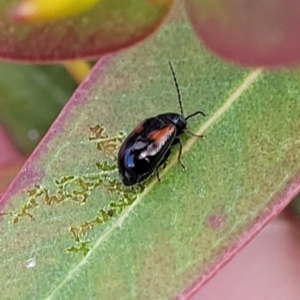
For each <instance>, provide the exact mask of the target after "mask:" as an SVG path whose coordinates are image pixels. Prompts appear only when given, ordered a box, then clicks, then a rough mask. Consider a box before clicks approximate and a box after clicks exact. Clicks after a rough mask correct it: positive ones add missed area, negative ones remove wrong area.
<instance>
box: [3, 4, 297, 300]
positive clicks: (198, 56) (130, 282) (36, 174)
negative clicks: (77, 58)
mask: <svg viewBox="0 0 300 300" xmlns="http://www.w3.org/2000/svg"><path fill="white" fill-rule="evenodd" d="M182 14H183V10H182V7H181V6H178V7H177V8H176V10H174V12H173V15H172V18H171V19H170V20H169V22H168V23H167V24H165V26H164V27H163V28H162V29H161V30H160V31H159V32H158V33H157V34H156V35H155V36H153V37H152V38H151V39H149V40H148V41H147V42H145V43H144V44H140V45H139V46H137V47H135V48H133V49H130V50H127V51H124V52H121V53H118V54H116V55H115V56H110V57H105V58H103V59H102V60H101V61H100V62H99V63H98V64H97V65H96V67H95V68H94V70H93V72H92V74H91V75H90V77H89V78H88V80H87V81H86V82H85V83H84V84H82V85H81V87H80V88H79V89H78V90H77V91H76V93H75V94H74V96H73V98H72V99H71V100H70V102H69V103H68V105H67V106H66V107H65V108H64V110H63V112H62V113H61V115H60V117H59V118H58V119H57V120H56V122H55V124H54V125H53V126H52V128H51V130H50V131H49V133H48V135H47V136H46V138H45V139H44V140H43V142H42V143H41V144H40V146H39V148H38V149H37V150H36V151H35V154H34V155H33V156H32V157H31V158H30V159H29V161H28V162H27V164H26V166H25V167H24V170H23V172H22V173H21V174H20V175H19V177H18V178H17V179H16V181H15V182H14V184H13V185H12V186H11V188H10V189H9V191H8V192H7V194H6V195H5V196H4V197H3V198H2V200H3V203H5V207H4V211H5V212H6V213H7V214H5V215H4V216H3V221H2V222H1V224H0V236H1V249H2V250H3V252H2V256H1V257H2V259H1V262H0V264H1V270H5V272H1V273H0V285H1V287H2V290H1V297H2V298H3V299H6V298H10V299H16V298H20V297H21V298H22V299H30V298H32V295H34V297H35V298H37V299H166V298H168V299H169V298H173V297H175V296H179V295H181V296H187V295H189V294H190V293H191V291H192V290H191V289H188V288H189V287H191V285H192V284H194V285H193V289H195V288H197V287H199V286H201V285H202V284H203V283H204V282H205V281H207V280H208V279H209V278H210V277H211V276H212V275H213V274H214V273H215V272H216V271H217V270H218V269H219V268H220V266H222V265H223V264H224V263H225V262H227V261H228V260H229V259H230V258H231V257H232V256H233V255H234V253H236V252H237V251H239V250H240V249H241V248H242V247H243V246H244V245H245V244H246V243H247V242H248V241H249V240H250V239H251V238H253V236H254V235H255V234H256V233H257V232H258V231H259V230H261V229H262V227H263V226H264V225H265V224H266V223H267V222H268V220H270V219H271V218H272V217H273V216H274V215H276V214H277V213H278V212H279V211H280V210H281V209H282V208H283V207H284V206H285V205H286V204H287V203H288V202H289V201H290V200H291V198H292V197H293V196H294V195H295V193H297V192H298V191H299V184H298V182H297V180H296V179H297V176H298V170H299V168H298V167H297V162H298V161H299V158H300V157H299V156H300V154H299V153H300V152H299V138H298V132H299V130H300V119H299V113H298V112H299V109H300V101H299V100H300V99H299V97H300V96H299V74H298V71H294V72H280V73H276V74H275V73H267V72H263V71H262V70H258V69H256V70H241V69H237V68H235V67H233V66H231V65H228V64H225V63H223V62H221V61H219V60H217V59H216V58H215V57H213V56H211V55H210V54H208V53H207V52H206V50H205V49H203V48H202V47H200V46H199V44H198V41H197V39H196V37H195V36H194V34H193V31H192V29H191V28H190V25H189V23H188V22H187V21H186V19H185V16H183V15H182ZM168 60H171V61H172V63H173V66H174V69H175V72H176V76H177V80H178V82H179V85H180V89H181V94H182V97H183V106H184V110H185V112H186V114H188V113H192V112H194V111H196V110H199V109H201V110H203V111H204V112H205V113H206V115H207V117H206V118H200V117H199V118H198V119H197V118H194V119H191V120H190V122H189V128H190V129H191V130H192V131H193V132H195V133H197V134H200V133H204V134H205V137H206V138H205V139H204V140H202V139H198V138H195V137H191V136H188V135H185V136H183V139H182V141H183V143H184V154H183V156H182V159H183V162H184V164H185V165H186V166H187V171H185V172H184V171H182V169H181V167H180V165H178V164H177V153H178V150H177V148H176V147H174V151H173V154H172V156H171V157H170V159H169V161H168V165H167V167H166V168H165V169H163V170H162V171H161V176H162V183H161V184H158V183H157V180H156V178H155V176H154V177H153V178H152V179H150V180H149V181H147V182H146V183H145V187H144V188H140V189H139V188H137V189H135V190H132V189H125V188H124V187H123V186H122V185H121V184H120V182H119V181H118V180H116V178H117V176H118V174H117V170H116V169H115V167H116V160H115V158H114V155H115V152H116V150H117V148H116V147H117V145H118V143H119V140H120V138H121V136H122V134H121V133H119V132H120V131H126V132H127V133H128V132H129V131H130V130H132V129H133V128H134V126H136V125H137V124H138V122H140V121H142V120H143V119H145V118H146V117H149V116H152V115H156V114H160V113H164V112H167V111H175V112H176V111H179V108H178V102H177V98H176V97H177V96H176V91H175V88H174V83H173V79H172V76H171V73H170V70H169V67H168ZM97 124H99V125H100V126H97ZM101 126H104V127H105V128H106V132H107V135H108V136H106V134H105V133H104V132H103V130H102V128H101ZM90 127H91V128H90ZM35 185H36V186H35ZM32 217H34V219H31V218H32ZM100 223H102V224H101V225H100ZM70 227H72V228H71V231H72V233H73V235H71V234H70V233H69V232H68V229H69V228H70ZM84 233H86V235H84ZM75 240H77V241H75ZM78 241H79V242H78ZM66 249H69V251H71V252H70V253H67V251H66ZM77 252H78V253H77ZM82 254H85V256H83V255H82ZM182 293H183V294H182ZM20 295H21V296H20Z"/></svg>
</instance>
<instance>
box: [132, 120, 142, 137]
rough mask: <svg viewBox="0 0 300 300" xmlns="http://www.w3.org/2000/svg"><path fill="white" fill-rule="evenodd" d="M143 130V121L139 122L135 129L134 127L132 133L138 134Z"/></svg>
mask: <svg viewBox="0 0 300 300" xmlns="http://www.w3.org/2000/svg"><path fill="white" fill-rule="evenodd" d="M143 130H144V122H143V123H141V124H140V125H138V126H137V127H136V128H135V129H134V131H133V132H134V133H135V134H139V133H141V132H142V131H143Z"/></svg>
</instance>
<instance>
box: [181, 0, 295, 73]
mask: <svg viewBox="0 0 300 300" xmlns="http://www.w3.org/2000/svg"><path fill="white" fill-rule="evenodd" d="M186 8H187V11H188V14H189V18H190V20H191V22H192V24H193V25H194V28H195V31H196V32H197V34H198V36H199V38H200V39H201V41H203V42H204V43H205V44H206V45H207V46H208V47H209V48H210V49H211V50H213V51H214V52H216V53H217V54H218V55H220V56H222V57H224V58H226V59H229V60H231V61H233V62H235V63H239V64H243V65H248V66H249V65H250V66H268V67H270V66H271V67H274V66H288V65H289V66H290V65H294V64H299V62H300V39H299V28H300V2H299V1H286V0H270V1H260V0H246V1H236V0H225V1H224V0H213V1H210V0H186Z"/></svg>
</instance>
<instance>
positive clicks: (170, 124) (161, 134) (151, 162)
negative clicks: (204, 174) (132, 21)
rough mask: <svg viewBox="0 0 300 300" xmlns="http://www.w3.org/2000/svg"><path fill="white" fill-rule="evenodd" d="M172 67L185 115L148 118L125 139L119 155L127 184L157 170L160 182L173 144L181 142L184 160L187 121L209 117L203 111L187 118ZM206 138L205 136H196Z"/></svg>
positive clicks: (172, 114) (179, 155) (124, 180)
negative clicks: (159, 171)
mask: <svg viewBox="0 0 300 300" xmlns="http://www.w3.org/2000/svg"><path fill="white" fill-rule="evenodd" d="M169 66H170V68H171V71H172V74H173V78H174V83H175V87H176V90H177V95H178V101H179V105H180V110H181V114H178V113H165V114H161V115H158V116H156V117H152V118H148V119H146V120H144V121H143V122H142V123H140V124H139V125H138V126H137V127H136V128H135V129H134V130H133V131H132V132H131V133H130V134H129V135H128V136H127V138H126V139H125V140H124V142H123V143H122V145H121V147H120V150H119V154H118V168H119V174H120V177H121V180H122V182H123V183H124V185H126V186H131V185H134V184H137V183H140V182H142V181H144V180H145V179H147V178H148V177H149V176H150V175H151V174H152V173H154V172H156V175H157V178H158V180H159V181H160V178H159V173H158V169H159V167H160V166H161V165H162V164H164V163H165V162H166V160H167V158H168V157H169V155H170V153H171V147H172V146H174V145H176V144H178V145H179V153H178V162H179V163H180V164H181V166H182V167H183V168H184V169H185V167H184V165H183V163H182V162H181V153H182V144H181V141H180V139H179V136H180V135H181V134H182V133H183V132H188V133H190V134H192V135H195V134H193V133H192V132H190V131H188V130H187V120H188V119H189V118H191V117H194V116H196V115H198V114H201V115H203V116H205V114H204V113H203V112H202V111H196V112H194V113H193V114H191V115H189V116H187V117H184V114H183V109H182V102H181V97H180V92H179V87H178V83H177V80H176V77H175V73H174V70H173V67H172V65H171V63H170V62H169ZM195 136H198V137H203V136H202V135H195Z"/></svg>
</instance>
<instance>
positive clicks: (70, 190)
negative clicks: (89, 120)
mask: <svg viewBox="0 0 300 300" xmlns="http://www.w3.org/2000/svg"><path fill="white" fill-rule="evenodd" d="M124 137H125V134H124V133H123V132H119V133H118V135H117V136H114V137H109V136H108V135H107V134H106V133H105V128H104V127H103V126H100V125H95V126H93V127H90V136H89V140H90V141H91V142H94V141H96V142H97V146H96V149H97V150H98V151H101V152H102V154H104V155H105V156H106V157H108V158H107V159H104V160H102V161H100V162H97V163H96V164H95V167H96V169H97V172H96V173H94V174H93V173H91V174H86V175H83V176H77V175H74V174H69V175H65V176H62V177H61V178H58V179H57V178H56V179H54V180H53V183H54V186H55V189H54V191H53V189H52V188H51V191H50V188H47V187H44V186H43V185H41V184H35V185H34V186H33V187H32V188H30V189H29V190H28V191H27V194H28V197H29V199H28V201H27V203H26V204H25V205H24V206H22V207H21V208H20V209H19V210H18V211H16V212H1V214H0V216H8V217H10V218H11V220H12V223H14V224H15V223H18V222H19V221H20V219H21V218H24V217H27V218H29V219H30V220H32V219H34V215H33V212H34V210H35V209H36V208H37V207H39V206H42V205H46V206H52V205H54V204H59V203H62V202H65V201H73V202H75V203H78V204H80V205H84V204H86V203H87V201H88V199H89V196H90V195H91V193H92V191H93V190H94V189H96V188H98V187H101V189H102V190H103V191H106V192H108V193H109V194H115V195H116V196H117V199H116V200H115V201H111V202H109V203H108V205H106V207H100V208H99V211H98V213H97V215H96V216H95V217H94V218H93V219H91V220H88V221H85V222H83V223H82V224H81V225H78V226H71V227H70V228H69V232H70V233H71V235H72V236H73V238H74V241H75V242H76V243H77V244H78V245H76V246H72V247H69V248H68V249H67V251H68V252H69V253H74V252H76V253H78V252H80V253H82V254H83V255H86V254H87V253H88V251H89V249H90V248H89V243H90V241H89V240H84V238H85V237H86V236H87V234H88V232H89V231H90V230H92V228H94V227H95V225H103V224H105V223H106V222H108V221H109V220H110V219H111V218H113V217H115V216H118V215H120V214H121V213H122V212H123V210H124V208H125V207H127V206H129V205H131V204H132V203H133V202H134V201H135V199H136V198H137V195H138V194H139V193H141V192H142V191H143V190H144V186H143V185H139V186H137V187H130V188H128V187H125V186H124V185H123V184H122V183H121V181H120V180H119V178H117V176H116V174H117V172H116V170H117V169H118V167H117V151H118V148H119V145H120V143H121V142H122V141H123V139H124Z"/></svg>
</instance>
